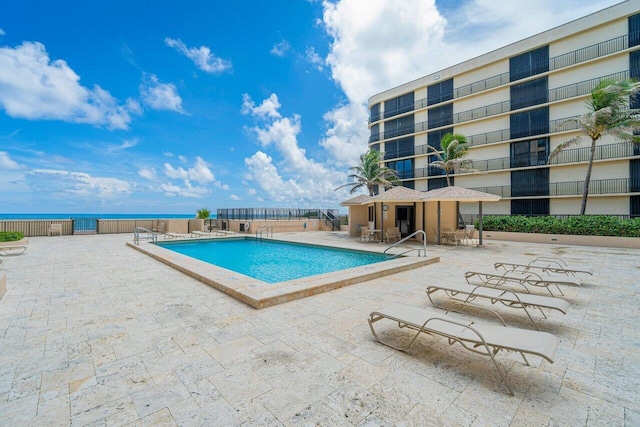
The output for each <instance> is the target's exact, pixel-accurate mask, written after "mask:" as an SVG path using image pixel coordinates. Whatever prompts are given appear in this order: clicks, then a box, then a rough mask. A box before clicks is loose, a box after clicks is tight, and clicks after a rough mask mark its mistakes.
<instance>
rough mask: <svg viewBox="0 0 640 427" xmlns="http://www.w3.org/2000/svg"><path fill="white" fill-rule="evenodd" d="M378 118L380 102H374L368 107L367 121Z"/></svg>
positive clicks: (373, 120) (370, 121) (375, 120)
mask: <svg viewBox="0 0 640 427" xmlns="http://www.w3.org/2000/svg"><path fill="white" fill-rule="evenodd" d="M378 120H380V103H379V102H378V103H377V104H374V105H372V106H371V108H370V109H369V123H372V122H377V121H378Z"/></svg>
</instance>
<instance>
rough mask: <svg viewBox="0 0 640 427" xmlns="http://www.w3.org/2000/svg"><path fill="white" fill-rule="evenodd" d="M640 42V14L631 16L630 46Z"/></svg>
mask: <svg viewBox="0 0 640 427" xmlns="http://www.w3.org/2000/svg"><path fill="white" fill-rule="evenodd" d="M639 44H640V14H638V15H633V16H630V17H629V47H633V46H637V45H639Z"/></svg>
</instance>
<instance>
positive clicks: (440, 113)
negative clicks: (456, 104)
mask: <svg viewBox="0 0 640 427" xmlns="http://www.w3.org/2000/svg"><path fill="white" fill-rule="evenodd" d="M428 114H429V124H428V126H427V127H428V128H429V129H433V128H439V127H441V126H447V125H451V124H453V104H447V105H443V106H441V107H435V108H432V109H431V110H429V113H428Z"/></svg>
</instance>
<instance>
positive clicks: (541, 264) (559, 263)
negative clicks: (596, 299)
mask: <svg viewBox="0 0 640 427" xmlns="http://www.w3.org/2000/svg"><path fill="white" fill-rule="evenodd" d="M493 267H494V268H495V269H496V270H497V269H498V268H503V269H504V270H505V271H518V272H520V273H527V272H529V271H532V270H533V271H536V272H542V273H547V274H563V275H567V276H576V275H589V276H593V272H592V271H590V270H577V269H573V268H569V266H568V265H567V262H566V261H565V260H563V259H561V258H554V257H538V258H535V259H534V260H532V261H530V262H529V263H528V264H518V263H512V262H496V263H495V264H493Z"/></svg>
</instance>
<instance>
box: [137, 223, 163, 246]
mask: <svg viewBox="0 0 640 427" xmlns="http://www.w3.org/2000/svg"><path fill="white" fill-rule="evenodd" d="M140 233H143V234H144V235H143V236H140ZM140 239H142V240H151V241H152V242H157V241H158V233H155V232H153V231H151V230H149V229H147V228H144V227H136V229H135V230H134V232H133V243H135V244H136V245H139V244H140Z"/></svg>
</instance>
